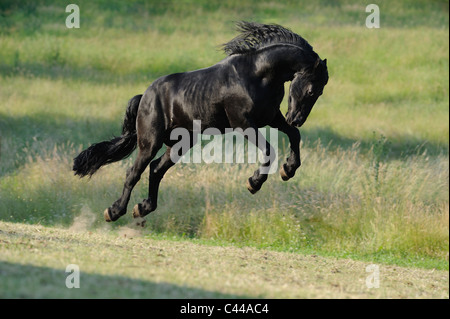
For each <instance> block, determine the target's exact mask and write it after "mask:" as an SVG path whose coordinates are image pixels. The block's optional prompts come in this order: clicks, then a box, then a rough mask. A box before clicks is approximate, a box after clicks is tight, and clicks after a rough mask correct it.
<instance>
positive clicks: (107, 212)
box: [103, 208, 112, 223]
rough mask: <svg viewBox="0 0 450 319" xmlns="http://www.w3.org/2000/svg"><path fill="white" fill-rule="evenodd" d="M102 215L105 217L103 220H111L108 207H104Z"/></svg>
mask: <svg viewBox="0 0 450 319" xmlns="http://www.w3.org/2000/svg"><path fill="white" fill-rule="evenodd" d="M103 217H105V221H107V222H108V223H109V222H112V219H111V216H110V214H109V208H107V209H105V211H104V212H103Z"/></svg>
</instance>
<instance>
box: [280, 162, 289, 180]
mask: <svg viewBox="0 0 450 319" xmlns="http://www.w3.org/2000/svg"><path fill="white" fill-rule="evenodd" d="M280 175H281V179H282V180H283V181H288V180H289V179H290V177H289V176H288V174H286V171H285V170H284V164H283V165H282V166H281V168H280Z"/></svg>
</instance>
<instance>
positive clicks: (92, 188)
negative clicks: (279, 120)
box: [0, 0, 449, 296]
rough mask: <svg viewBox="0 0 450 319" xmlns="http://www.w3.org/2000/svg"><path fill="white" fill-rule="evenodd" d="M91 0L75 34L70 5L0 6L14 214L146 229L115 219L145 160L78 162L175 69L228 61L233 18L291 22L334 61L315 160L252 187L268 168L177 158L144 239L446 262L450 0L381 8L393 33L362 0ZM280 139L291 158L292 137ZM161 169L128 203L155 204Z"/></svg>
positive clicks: (0, 132)
mask: <svg viewBox="0 0 450 319" xmlns="http://www.w3.org/2000/svg"><path fill="white" fill-rule="evenodd" d="M77 4H78V6H79V7H80V17H81V19H80V20H81V22H80V28H79V29H68V28H66V26H65V19H66V17H67V15H68V13H66V12H65V6H66V4H65V3H64V2H62V1H45V0H41V1H2V3H1V4H0V163H1V165H0V203H1V204H0V220H1V221H2V222H5V223H14V224H17V225H21V224H33V225H36V224H38V225H42V226H44V227H45V228H46V229H52V228H54V229H60V228H63V229H73V228H76V229H82V230H85V231H91V232H105V231H106V232H110V233H120V231H121V229H123V228H124V227H129V226H130V225H132V224H133V219H132V217H131V214H130V213H129V214H127V215H126V216H124V217H122V218H121V219H120V220H119V221H118V222H116V223H114V224H106V223H105V222H104V220H103V214H102V212H103V210H104V209H105V208H107V207H108V206H109V205H110V204H111V203H112V202H113V201H115V200H116V199H117V198H118V197H119V195H120V192H121V189H122V185H123V181H124V176H125V172H126V169H127V168H128V167H129V166H130V165H131V163H132V161H133V158H134V156H135V155H133V156H132V157H131V158H129V159H127V160H124V161H123V162H121V163H115V164H112V165H109V166H106V167H104V168H102V169H101V170H100V171H99V172H98V173H97V174H96V175H94V176H93V177H92V178H91V179H83V180H80V179H79V178H77V177H75V176H73V173H72V171H71V168H72V160H73V158H74V157H75V156H76V155H77V154H78V153H79V152H80V151H81V150H82V149H84V148H86V147H87V146H89V145H90V144H91V143H94V142H98V141H101V140H106V139H110V138H111V137H112V136H113V135H118V134H119V133H120V129H121V124H122V119H123V115H124V112H125V107H126V103H127V101H128V99H129V98H131V97H132V96H134V95H136V94H141V93H142V92H144V91H145V89H146V88H147V87H148V86H149V85H150V84H151V82H152V81H154V80H155V79H156V78H158V77H159V76H162V75H166V74H170V73H175V72H183V71H188V70H194V69H198V68H202V67H207V66H210V65H212V64H214V63H216V62H218V61H220V60H221V59H222V58H224V57H225V55H224V53H223V52H222V51H221V49H220V45H221V44H223V43H225V42H227V41H228V40H230V39H231V38H233V37H234V36H235V35H236V33H235V31H234V24H233V21H238V20H251V21H257V22H262V23H278V24H281V25H283V26H286V27H288V28H290V29H292V30H293V31H295V32H297V33H299V34H300V35H302V36H303V37H304V38H306V39H307V40H308V41H309V43H310V44H311V45H312V46H313V47H314V50H315V51H316V52H317V53H318V54H319V55H320V56H321V58H327V61H328V68H329V73H330V80H329V83H328V85H327V86H326V88H325V90H324V94H323V96H322V97H321V98H320V99H319V100H318V102H317V103H316V105H315V107H314V109H313V111H312V113H311V115H310V117H309V118H308V121H307V122H306V124H305V125H304V126H303V127H302V128H301V129H300V131H301V134H302V144H301V152H302V166H301V168H300V169H299V171H298V172H297V174H296V176H295V178H293V179H291V180H289V181H288V182H283V181H282V180H281V178H280V177H279V175H278V174H274V175H271V176H269V179H268V181H267V182H266V183H265V184H264V186H263V188H262V189H261V191H260V192H258V193H257V194H255V195H251V194H250V193H249V192H248V191H247V189H246V187H245V181H246V179H247V178H248V177H249V176H251V174H252V173H253V171H254V169H256V166H255V164H226V165H219V164H205V163H201V164H177V165H176V166H175V167H173V168H172V169H171V170H169V172H168V173H167V174H166V176H165V178H164V180H163V182H162V184H161V187H160V197H159V204H158V209H157V210H156V211H155V212H153V213H152V214H151V215H149V216H147V217H146V226H145V227H144V228H142V229H139V234H140V236H141V237H143V238H147V239H149V240H155V239H161V240H167V241H176V242H178V241H181V242H184V241H186V242H188V243H201V244H206V245H212V246H233V247H236V246H237V247H253V248H257V249H268V250H270V251H274V250H275V251H281V252H290V253H293V254H300V255H302V254H315V255H320V256H334V257H339V258H351V259H355V260H364V261H371V262H377V263H384V264H394V265H400V266H407V267H418V268H427V269H441V270H448V253H449V195H448V194H449V193H448V192H449V155H448V149H449V122H448V118H449V28H448V23H449V10H448V2H446V1H420V0H418V1H412V0H411V1H406V0H405V1H396V2H389V1H378V5H379V7H380V13H381V18H380V20H381V27H380V28H379V29H368V28H366V26H365V19H366V17H367V15H368V13H366V12H365V4H364V3H360V2H358V1H326V0H323V1H317V2H316V1H314V2H311V1H303V0H300V1H285V2H278V1H247V0H246V1H242V0H241V1H227V2H222V1H207V0H204V1H203V0H200V1H174V2H170V1H154V2H145V1H127V2H120V1H95V2H92V1H81V0H80V1H77ZM288 85H289V84H288V83H287V84H286V88H287V89H288ZM281 108H282V110H283V112H285V111H286V110H287V101H286V99H285V101H283V103H282V105H281ZM279 146H280V148H279V153H280V159H281V160H282V159H283V158H285V157H286V156H287V154H288V150H289V149H288V141H287V139H286V137H285V136H284V135H282V134H280V136H279ZM280 164H281V161H280ZM145 176H148V171H147V172H146V173H144V174H143V178H142V180H141V181H140V183H139V184H138V185H137V187H136V188H135V190H134V193H133V195H132V199H131V201H130V205H129V212H130V211H131V209H132V205H134V204H135V203H138V202H140V201H141V200H142V199H143V198H146V197H147V189H148V180H147V178H145ZM8 225H9V224H8ZM0 229H1V228H0ZM447 280H448V277H447ZM447 296H448V290H447Z"/></svg>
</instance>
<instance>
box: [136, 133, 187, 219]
mask: <svg viewBox="0 0 450 319" xmlns="http://www.w3.org/2000/svg"><path fill="white" fill-rule="evenodd" d="M185 137H186V136H185ZM166 142H167V141H166ZM180 142H183V143H185V144H183V146H182V147H181V148H179V149H178V148H177V147H173V148H172V147H170V146H168V147H167V150H166V152H165V153H164V154H163V155H162V156H161V157H160V158H158V159H156V160H154V161H153V162H151V164H150V173H149V186H148V187H149V189H148V198H147V199H144V201H143V202H142V203H140V204H136V205H135V206H134V209H133V217H134V218H137V217H144V216H146V215H148V214H149V213H151V212H153V211H154V210H155V209H156V207H157V204H158V190H159V185H160V183H161V180H162V179H163V177H164V174H165V173H166V172H167V171H168V170H169V169H170V168H171V167H172V166H174V165H175V164H176V163H177V161H178V160H179V159H180V158H181V157H182V156H183V155H184V154H186V153H187V152H188V151H189V149H191V148H192V146H193V145H194V143H195V141H194V137H193V134H192V133H190V136H189V140H188V141H185V140H178V142H177V143H180ZM188 142H189V143H188ZM167 144H169V145H173V144H175V143H173V141H172V143H170V142H169V143H167Z"/></svg>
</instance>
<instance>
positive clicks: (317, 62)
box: [314, 58, 320, 69]
mask: <svg viewBox="0 0 450 319" xmlns="http://www.w3.org/2000/svg"><path fill="white" fill-rule="evenodd" d="M319 63H320V58H317V60H316V62H315V63H314V69H315V68H317V67H318V66H319Z"/></svg>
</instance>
